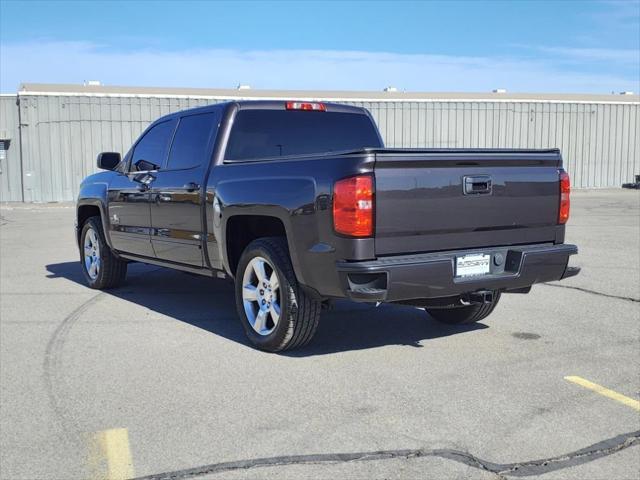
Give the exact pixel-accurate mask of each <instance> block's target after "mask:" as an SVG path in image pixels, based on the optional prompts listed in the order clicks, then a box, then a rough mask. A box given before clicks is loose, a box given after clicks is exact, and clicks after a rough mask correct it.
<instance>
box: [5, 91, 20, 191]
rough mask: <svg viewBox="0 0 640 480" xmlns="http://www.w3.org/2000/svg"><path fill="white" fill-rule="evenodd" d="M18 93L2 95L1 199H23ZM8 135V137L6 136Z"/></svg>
mask: <svg viewBox="0 0 640 480" xmlns="http://www.w3.org/2000/svg"><path fill="white" fill-rule="evenodd" d="M16 100H17V96H16V95H2V96H0V137H2V138H0V141H2V143H3V145H2V147H4V152H0V201H1V202H19V201H21V200H22V180H21V178H22V174H21V172H20V133H19V130H18V124H19V122H18V106H17V105H16ZM5 137H8V138H5Z"/></svg>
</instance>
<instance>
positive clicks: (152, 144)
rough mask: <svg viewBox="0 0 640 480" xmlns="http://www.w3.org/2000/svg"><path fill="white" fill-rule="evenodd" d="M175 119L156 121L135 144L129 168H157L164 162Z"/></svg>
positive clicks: (139, 169)
mask: <svg viewBox="0 0 640 480" xmlns="http://www.w3.org/2000/svg"><path fill="white" fill-rule="evenodd" d="M175 125H176V121H175V120H167V121H166V122H162V123H158V124H157V125H155V126H153V127H152V128H151V130H149V131H148V132H147V133H145V135H144V137H142V138H141V139H140V141H139V142H138V143H137V144H136V147H135V149H134V150H133V155H132V157H131V170H132V171H144V170H157V169H158V168H160V167H161V166H162V164H163V163H164V160H165V158H166V157H167V150H168V149H169V142H170V141H171V135H172V134H173V129H174V127H175Z"/></svg>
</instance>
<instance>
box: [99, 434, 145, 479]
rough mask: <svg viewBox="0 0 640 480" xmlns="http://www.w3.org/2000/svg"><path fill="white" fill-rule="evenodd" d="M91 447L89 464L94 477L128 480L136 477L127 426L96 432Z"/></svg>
mask: <svg viewBox="0 0 640 480" xmlns="http://www.w3.org/2000/svg"><path fill="white" fill-rule="evenodd" d="M91 447H92V448H91V453H90V455H89V464H90V467H91V470H92V473H91V478H92V479H94V480H98V479H99V480H126V479H129V478H133V477H135V473H134V471H133V460H132V459H131V450H130V448H129V433H128V431H127V429H126V428H112V429H111V430H103V431H102V432H98V433H96V434H95V435H94V437H93V442H92V445H91ZM105 463H106V465H105ZM105 467H106V468H105Z"/></svg>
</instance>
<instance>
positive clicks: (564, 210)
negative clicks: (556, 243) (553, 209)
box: [558, 170, 571, 225]
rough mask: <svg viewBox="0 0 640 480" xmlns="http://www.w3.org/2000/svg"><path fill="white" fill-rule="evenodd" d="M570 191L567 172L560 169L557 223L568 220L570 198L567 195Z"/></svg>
mask: <svg viewBox="0 0 640 480" xmlns="http://www.w3.org/2000/svg"><path fill="white" fill-rule="evenodd" d="M570 193H571V182H570V180H569V174H568V173H567V172H565V171H564V170H560V208H559V209H558V223H559V224H561V225H562V224H565V223H567V221H568V220H569V208H570V206H571V200H570V199H569V195H570Z"/></svg>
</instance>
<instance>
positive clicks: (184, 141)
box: [167, 113, 216, 169]
mask: <svg viewBox="0 0 640 480" xmlns="http://www.w3.org/2000/svg"><path fill="white" fill-rule="evenodd" d="M215 122H216V114H215V113H202V114H199V115H190V116H188V117H182V118H181V119H180V123H179V124H178V130H177V131H176V135H175V137H174V139H173V145H172V146H171V152H170V153H169V163H168V164H167V168H170V169H178V168H192V167H199V166H201V165H204V164H205V163H206V162H207V158H206V157H207V154H208V153H209V139H210V138H211V132H212V131H213V127H214V124H215Z"/></svg>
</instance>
